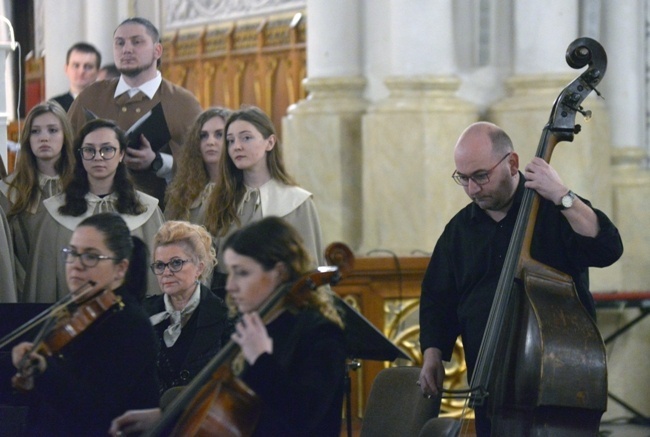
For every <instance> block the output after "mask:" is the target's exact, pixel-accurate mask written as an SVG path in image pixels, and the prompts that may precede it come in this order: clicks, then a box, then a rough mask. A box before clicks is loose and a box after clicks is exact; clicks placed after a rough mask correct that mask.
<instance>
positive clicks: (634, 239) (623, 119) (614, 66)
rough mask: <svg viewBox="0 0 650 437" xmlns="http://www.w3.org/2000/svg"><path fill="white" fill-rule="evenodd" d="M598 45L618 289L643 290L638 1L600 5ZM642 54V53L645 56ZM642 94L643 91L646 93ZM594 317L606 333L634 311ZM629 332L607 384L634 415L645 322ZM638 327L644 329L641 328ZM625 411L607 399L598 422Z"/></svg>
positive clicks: (647, 214) (647, 246)
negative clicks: (620, 247) (618, 249)
mask: <svg viewBox="0 0 650 437" xmlns="http://www.w3.org/2000/svg"><path fill="white" fill-rule="evenodd" d="M603 3H604V4H603V17H604V23H603V24H604V29H603V30H604V31H603V46H604V47H605V49H606V50H607V54H608V57H609V63H608V69H607V74H606V76H605V81H604V83H603V89H602V91H603V93H604V94H605V97H606V99H607V105H608V109H609V115H610V120H611V132H612V146H613V147H612V165H613V173H612V176H613V178H612V182H613V201H614V219H615V222H616V224H617V226H618V228H619V230H620V232H621V236H622V238H623V244H624V246H625V252H624V253H623V257H622V258H621V260H620V261H619V262H618V264H619V266H620V269H621V284H620V290H628V291H629V290H648V284H649V283H650V269H648V260H650V228H649V227H648V226H647V223H648V221H649V220H650V205H648V202H647V201H645V199H648V198H650V172H649V171H648V168H647V160H648V153H647V151H646V147H647V146H646V145H645V144H644V134H643V129H644V127H645V126H644V125H645V122H646V117H647V115H646V113H645V108H644V102H643V100H644V94H645V92H644V90H645V86H644V83H643V82H644V80H645V77H644V74H643V73H644V69H647V66H645V65H644V64H645V63H647V62H648V60H647V57H646V58H645V63H644V62H640V61H639V53H643V48H644V46H645V45H646V44H647V37H646V36H645V35H644V27H643V20H644V19H645V18H646V17H644V16H643V14H642V12H641V11H643V9H644V6H643V3H644V2H642V1H636V0H633V1H626V2H620V4H619V3H617V4H612V3H611V2H607V1H606V2H603ZM646 56H647V55H646ZM646 92H647V91H646ZM603 313H604V314H603V315H602V316H601V315H599V325H600V326H601V327H602V329H604V332H605V335H607V332H612V330H613V328H615V327H618V326H621V325H622V324H623V323H625V322H627V321H630V320H632V319H633V318H634V317H636V316H637V314H638V310H636V309H630V310H628V311H607V312H603ZM644 323H645V324H643V323H642V324H640V325H639V328H635V329H631V330H630V331H628V333H626V334H625V335H624V336H622V337H620V338H619V339H617V340H616V343H615V344H614V346H613V347H612V348H610V355H609V360H608V367H609V369H608V372H609V386H610V389H611V391H612V392H613V393H615V394H616V395H618V396H620V397H621V398H622V399H624V400H625V402H627V403H628V404H629V405H632V406H634V408H636V409H637V410H638V411H644V412H647V411H649V408H650V396H648V394H647V393H646V392H645V391H644V390H639V389H638V387H639V383H638V382H639V381H647V380H648V379H649V378H650V369H648V367H647V366H644V365H640V363H643V362H645V360H646V355H647V354H646V347H645V345H647V344H648V341H649V340H650V335H649V334H648V330H647V327H648V326H649V325H648V324H647V323H648V322H644ZM642 325H643V326H642ZM629 415H630V413H629V412H628V411H627V410H625V409H623V408H622V407H621V406H620V405H619V404H618V403H616V402H613V401H611V400H610V402H609V405H608V409H607V412H606V413H605V415H604V417H603V419H604V420H607V419H613V418H620V417H626V416H629Z"/></svg>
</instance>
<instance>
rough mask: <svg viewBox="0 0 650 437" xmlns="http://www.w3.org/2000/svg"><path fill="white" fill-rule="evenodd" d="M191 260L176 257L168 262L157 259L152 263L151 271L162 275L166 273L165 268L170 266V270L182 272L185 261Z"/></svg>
mask: <svg viewBox="0 0 650 437" xmlns="http://www.w3.org/2000/svg"><path fill="white" fill-rule="evenodd" d="M189 261H190V260H189V259H180V258H174V259H172V260H171V261H169V262H167V263H164V262H162V261H156V262H155V263H151V265H150V266H149V267H151V271H152V272H153V273H154V275H162V274H163V273H165V269H166V268H167V267H169V271H170V272H172V273H176V272H180V271H181V270H182V269H183V266H184V265H185V263H186V262H189Z"/></svg>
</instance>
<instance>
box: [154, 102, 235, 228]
mask: <svg viewBox="0 0 650 437" xmlns="http://www.w3.org/2000/svg"><path fill="white" fill-rule="evenodd" d="M229 115H230V110H229V109H226V108H221V107H214V108H209V109H206V110H205V111H203V112H202V113H201V114H200V115H199V116H198V118H197V119H196V121H195V122H194V124H193V125H192V127H191V128H190V131H189V132H188V135H187V141H185V144H184V145H183V148H182V149H181V152H180V158H179V159H178V161H176V173H175V175H174V179H173V180H172V182H171V183H170V184H169V185H168V186H167V191H166V192H165V217H166V218H167V220H185V221H189V222H191V223H196V224H198V225H202V224H204V222H205V210H206V208H207V205H208V203H207V200H208V198H209V197H210V193H212V190H213V189H214V187H215V185H216V182H217V180H218V178H219V158H220V157H221V153H222V151H223V142H224V127H225V124H226V120H227V119H228V116H229Z"/></svg>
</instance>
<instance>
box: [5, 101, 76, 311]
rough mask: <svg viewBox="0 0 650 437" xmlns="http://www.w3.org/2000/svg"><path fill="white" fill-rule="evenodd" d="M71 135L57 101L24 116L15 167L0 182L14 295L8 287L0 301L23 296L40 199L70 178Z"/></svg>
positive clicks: (39, 220)
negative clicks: (11, 252) (12, 263)
mask: <svg viewBox="0 0 650 437" xmlns="http://www.w3.org/2000/svg"><path fill="white" fill-rule="evenodd" d="M72 142H73V136H72V128H71V127H70V122H69V121H68V117H67V116H66V113H65V111H64V110H63V108H61V106H60V105H59V104H58V103H55V102H46V103H41V104H39V105H36V106H34V107H33V108H32V110H31V111H29V114H27V118H26V119H25V125H24V127H23V131H22V136H21V140H20V153H19V155H18V160H17V162H16V168H15V169H14V171H13V172H12V173H11V174H10V175H9V176H7V177H6V178H4V179H2V180H1V181H0V208H1V209H3V210H4V212H5V214H6V216H7V219H8V220H9V224H10V228H11V231H12V240H13V247H14V255H15V268H16V285H17V287H18V290H17V294H18V295H17V296H16V295H15V294H13V295H9V294H8V293H7V290H5V292H4V293H0V302H15V301H16V299H17V300H18V301H19V302H22V301H25V298H24V296H23V287H24V282H25V269H26V268H27V264H28V263H29V259H30V256H31V253H32V252H33V251H34V249H35V239H34V237H35V236H36V234H37V233H38V230H39V229H40V227H41V224H42V222H43V218H44V217H45V215H47V212H46V211H45V208H44V207H43V201H44V200H46V199H48V198H50V197H51V196H54V195H56V194H58V193H60V192H61V187H62V184H63V182H65V181H67V180H69V179H70V178H71V177H72V173H73V171H74V165H75V159H74V152H73V144H72Z"/></svg>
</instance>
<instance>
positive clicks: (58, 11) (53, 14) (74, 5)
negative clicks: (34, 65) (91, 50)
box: [42, 0, 86, 99]
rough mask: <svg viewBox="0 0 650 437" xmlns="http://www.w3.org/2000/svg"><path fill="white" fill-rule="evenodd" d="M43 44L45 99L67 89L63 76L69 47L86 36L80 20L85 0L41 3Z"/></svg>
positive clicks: (65, 79)
mask: <svg viewBox="0 0 650 437" xmlns="http://www.w3.org/2000/svg"><path fill="white" fill-rule="evenodd" d="M43 8H44V12H43V19H44V22H43V23H42V25H43V45H44V47H43V48H44V52H45V53H44V54H45V98H46V99H49V98H51V97H53V96H55V95H57V94H61V93H64V92H66V91H68V90H69V89H70V83H69V82H68V78H67V77H66V75H65V58H66V53H67V51H68V48H70V46H71V45H73V44H74V43H76V42H78V41H84V40H85V38H86V35H85V32H84V26H80V25H79V23H80V22H82V21H83V19H84V16H83V10H84V0H60V1H56V2H53V1H45V2H43Z"/></svg>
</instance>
